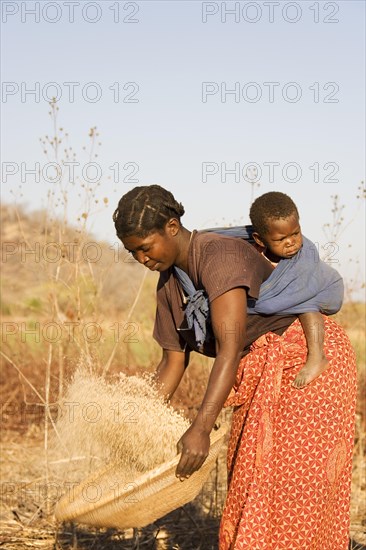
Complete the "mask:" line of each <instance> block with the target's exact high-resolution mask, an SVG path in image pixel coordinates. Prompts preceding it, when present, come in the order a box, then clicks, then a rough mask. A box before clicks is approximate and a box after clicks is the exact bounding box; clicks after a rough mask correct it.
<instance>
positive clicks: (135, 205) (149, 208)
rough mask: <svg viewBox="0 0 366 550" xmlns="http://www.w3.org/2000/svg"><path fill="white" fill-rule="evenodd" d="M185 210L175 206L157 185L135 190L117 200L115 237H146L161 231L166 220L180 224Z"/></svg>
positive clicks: (168, 193)
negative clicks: (173, 220) (174, 220)
mask: <svg viewBox="0 0 366 550" xmlns="http://www.w3.org/2000/svg"><path fill="white" fill-rule="evenodd" d="M183 214H184V207H183V205H182V204H181V203H180V202H177V201H176V200H175V198H174V196H173V194H172V193H171V192H170V191H167V190H166V189H164V188H163V187H160V185H145V186H141V187H134V188H133V189H131V191H128V193H126V194H125V195H123V197H122V198H121V199H120V201H119V203H118V207H117V208H116V210H115V212H114V214H113V221H114V225H115V227H116V232H117V236H118V237H119V238H120V239H122V238H123V237H130V236H131V235H136V237H141V238H143V237H146V236H147V235H149V234H150V233H155V232H159V231H162V230H163V229H164V226H165V224H166V222H167V221H168V220H170V219H171V218H176V219H178V220H179V222H180V218H181V216H183Z"/></svg>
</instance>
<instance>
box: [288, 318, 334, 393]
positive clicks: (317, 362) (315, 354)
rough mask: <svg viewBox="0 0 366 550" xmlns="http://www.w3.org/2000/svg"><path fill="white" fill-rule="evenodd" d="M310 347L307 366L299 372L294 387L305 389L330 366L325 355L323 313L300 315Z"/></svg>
mask: <svg viewBox="0 0 366 550" xmlns="http://www.w3.org/2000/svg"><path fill="white" fill-rule="evenodd" d="M299 319H300V322H301V324H302V328H303V330H304V334H305V338H306V343H307V346H308V357H307V360H306V363H305V365H304V366H303V367H302V369H301V370H300V371H299V372H298V374H297V376H296V378H295V380H294V382H293V386H295V387H296V388H303V387H304V386H306V385H307V384H309V383H310V382H312V381H313V380H314V379H315V378H316V377H317V376H319V375H320V374H321V373H322V372H323V371H324V370H325V369H326V368H327V366H328V364H329V363H328V359H327V358H326V356H325V355H324V349H323V348H324V320H323V317H322V315H321V313H319V312H317V311H311V312H309V313H302V314H301V315H299Z"/></svg>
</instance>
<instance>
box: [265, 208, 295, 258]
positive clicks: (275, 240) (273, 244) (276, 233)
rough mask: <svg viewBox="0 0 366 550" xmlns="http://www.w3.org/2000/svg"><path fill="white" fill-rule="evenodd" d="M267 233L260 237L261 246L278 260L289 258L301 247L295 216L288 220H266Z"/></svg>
mask: <svg viewBox="0 0 366 550" xmlns="http://www.w3.org/2000/svg"><path fill="white" fill-rule="evenodd" d="M267 225H268V231H267V233H266V234H265V235H264V236H263V237H262V240H263V244H264V245H265V246H266V248H267V249H268V250H269V251H270V252H271V253H272V254H273V255H274V256H278V257H279V258H291V257H292V256H295V254H297V252H298V251H299V250H300V248H301V247H302V236H301V228H300V223H299V218H298V217H297V215H296V214H293V215H292V216H289V217H288V218H280V219H277V220H275V219H270V220H268V223H267Z"/></svg>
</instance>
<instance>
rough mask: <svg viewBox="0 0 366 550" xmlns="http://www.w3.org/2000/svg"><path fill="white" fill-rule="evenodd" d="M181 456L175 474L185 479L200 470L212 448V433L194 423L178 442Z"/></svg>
mask: <svg viewBox="0 0 366 550" xmlns="http://www.w3.org/2000/svg"><path fill="white" fill-rule="evenodd" d="M177 448H178V453H181V457H180V460H179V463H178V466H177V468H176V471H175V475H176V476H177V477H178V478H179V479H180V480H181V481H183V480H184V479H186V478H188V477H189V476H190V475H191V474H193V472H195V471H196V470H199V469H200V468H201V466H202V464H203V463H204V461H205V460H206V458H207V456H208V452H209V450H210V435H209V433H208V432H206V431H203V430H202V429H200V428H198V427H196V426H195V425H194V424H192V426H190V427H189V428H188V430H187V431H186V432H185V433H184V434H183V435H182V437H181V438H180V440H179V441H178V444H177Z"/></svg>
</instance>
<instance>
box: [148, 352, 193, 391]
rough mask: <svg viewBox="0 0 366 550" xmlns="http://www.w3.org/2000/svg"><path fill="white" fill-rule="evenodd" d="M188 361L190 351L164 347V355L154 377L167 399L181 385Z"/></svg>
mask: <svg viewBox="0 0 366 550" xmlns="http://www.w3.org/2000/svg"><path fill="white" fill-rule="evenodd" d="M188 363H189V352H186V353H184V352H180V351H169V350H166V349H163V356H162V358H161V361H160V363H159V365H158V367H157V369H156V372H155V375H154V379H155V381H156V382H157V385H158V387H159V389H160V391H161V393H162V394H163V395H164V397H165V398H166V399H167V400H169V399H170V398H171V397H172V395H173V393H174V392H175V390H176V389H177V387H178V386H179V383H180V381H181V379H182V376H183V374H184V371H185V369H186V367H187V366H188Z"/></svg>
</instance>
